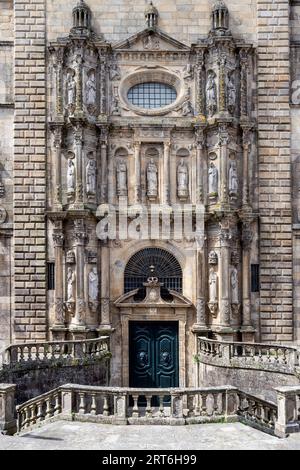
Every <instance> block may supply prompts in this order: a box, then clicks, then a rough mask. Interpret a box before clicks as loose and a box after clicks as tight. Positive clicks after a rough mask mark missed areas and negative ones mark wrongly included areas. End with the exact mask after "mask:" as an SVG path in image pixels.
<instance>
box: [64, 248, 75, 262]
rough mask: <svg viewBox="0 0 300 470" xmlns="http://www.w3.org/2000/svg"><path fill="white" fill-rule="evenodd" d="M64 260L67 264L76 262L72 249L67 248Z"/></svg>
mask: <svg viewBox="0 0 300 470" xmlns="http://www.w3.org/2000/svg"><path fill="white" fill-rule="evenodd" d="M66 262H67V264H75V263H76V260H75V253H74V251H73V250H69V251H68V252H67V256H66Z"/></svg>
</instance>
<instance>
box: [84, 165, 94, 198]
mask: <svg viewBox="0 0 300 470" xmlns="http://www.w3.org/2000/svg"><path fill="white" fill-rule="evenodd" d="M86 191H87V193H88V194H96V161H95V160H89V161H88V163H87V165H86Z"/></svg>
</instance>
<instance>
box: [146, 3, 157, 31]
mask: <svg viewBox="0 0 300 470" xmlns="http://www.w3.org/2000/svg"><path fill="white" fill-rule="evenodd" d="M145 18H146V22H147V26H148V28H155V27H156V26H157V23H158V11H157V8H155V6H154V5H153V3H152V2H150V4H149V5H148V7H147V8H146V10H145Z"/></svg>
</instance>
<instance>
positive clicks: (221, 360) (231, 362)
mask: <svg viewBox="0 0 300 470" xmlns="http://www.w3.org/2000/svg"><path fill="white" fill-rule="evenodd" d="M198 359H199V360H200V361H201V362H202V361H203V362H205V363H209V362H210V361H211V362H212V363H214V364H217V365H223V366H227V367H244V368H254V369H262V370H272V371H278V372H282V373H288V374H290V373H293V372H294V371H295V368H296V367H298V366H299V350H298V349H297V348H296V347H289V346H283V345H274V344H261V343H238V342H221V341H214V340H211V339H207V338H202V337H199V338H198Z"/></svg>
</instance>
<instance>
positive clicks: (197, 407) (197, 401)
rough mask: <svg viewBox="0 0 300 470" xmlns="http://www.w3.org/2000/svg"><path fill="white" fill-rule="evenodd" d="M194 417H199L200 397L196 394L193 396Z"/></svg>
mask: <svg viewBox="0 0 300 470" xmlns="http://www.w3.org/2000/svg"><path fill="white" fill-rule="evenodd" d="M194 413H195V416H199V415H200V395H199V393H197V394H196V395H195V409H194Z"/></svg>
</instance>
